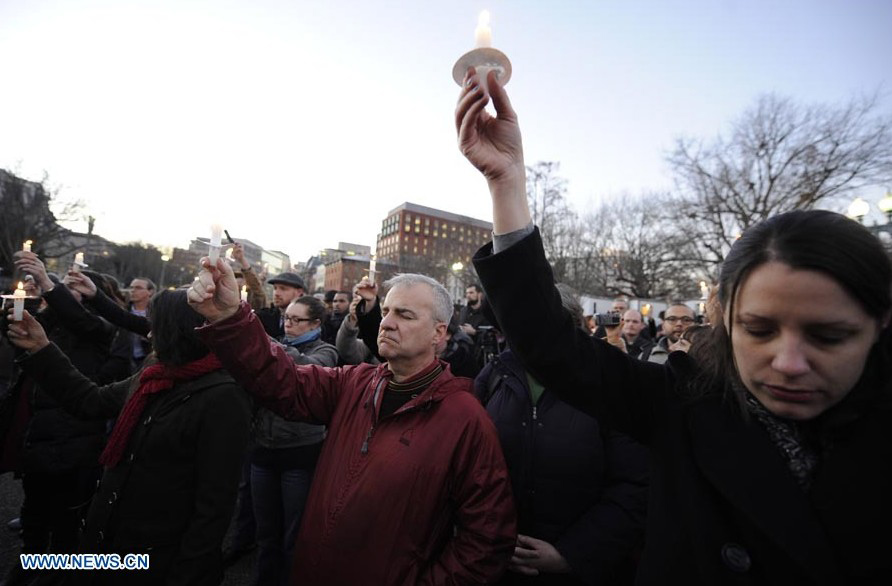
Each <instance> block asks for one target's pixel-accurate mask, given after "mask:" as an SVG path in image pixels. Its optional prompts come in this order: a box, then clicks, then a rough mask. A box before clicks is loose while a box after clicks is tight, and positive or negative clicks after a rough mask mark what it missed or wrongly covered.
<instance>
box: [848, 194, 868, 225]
mask: <svg viewBox="0 0 892 586" xmlns="http://www.w3.org/2000/svg"><path fill="white" fill-rule="evenodd" d="M868 212H870V204H869V203H867V202H866V201H864V200H863V199H861V198H860V197H856V198H855V200H854V201H853V202H852V203H851V204H849V217H850V218H852V219H853V220H856V221H858V222H863V221H864V216H866V215H867V214H868Z"/></svg>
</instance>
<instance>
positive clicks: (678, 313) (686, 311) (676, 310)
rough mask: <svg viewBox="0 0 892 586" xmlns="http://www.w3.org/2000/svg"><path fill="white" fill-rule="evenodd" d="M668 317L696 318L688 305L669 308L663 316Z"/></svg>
mask: <svg viewBox="0 0 892 586" xmlns="http://www.w3.org/2000/svg"><path fill="white" fill-rule="evenodd" d="M663 315H665V316H666V317H684V316H686V315H687V316H690V317H693V316H694V310H693V309H691V308H690V307H688V306H686V305H673V306H672V307H670V308H668V309H667V310H666V312H665V313H664V314H663Z"/></svg>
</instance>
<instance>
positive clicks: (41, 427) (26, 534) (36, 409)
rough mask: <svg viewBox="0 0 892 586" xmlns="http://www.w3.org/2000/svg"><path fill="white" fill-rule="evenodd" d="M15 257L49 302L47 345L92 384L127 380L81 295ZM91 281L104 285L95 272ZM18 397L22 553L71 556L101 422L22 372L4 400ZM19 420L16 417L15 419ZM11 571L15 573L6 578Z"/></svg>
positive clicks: (106, 326)
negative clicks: (69, 407) (70, 408)
mask: <svg viewBox="0 0 892 586" xmlns="http://www.w3.org/2000/svg"><path fill="white" fill-rule="evenodd" d="M17 257H18V259H17V261H16V267H17V268H18V269H20V270H22V271H24V272H26V273H27V274H30V275H32V276H33V278H34V279H35V281H36V283H37V284H38V285H39V286H40V289H41V291H42V298H43V300H44V301H46V303H47V307H46V308H44V309H43V310H40V311H39V312H37V314H36V319H37V320H38V322H39V323H41V324H42V327H43V328H44V329H45V330H46V332H47V335H48V337H49V339H51V340H52V341H53V342H54V343H55V345H56V346H57V347H58V348H59V349H60V351H61V352H62V353H64V354H65V355H66V356H67V357H68V359H69V360H70V361H71V362H72V363H73V364H74V365H76V367H77V368H78V369H79V370H80V371H81V372H82V373H83V374H84V376H86V377H88V378H90V379H91V380H93V381H94V382H97V383H100V384H102V383H108V382H111V381H113V380H116V379H120V378H126V377H127V376H128V375H129V373H127V372H126V371H125V370H126V368H127V366H128V365H129V359H127V358H126V357H121V356H120V355H118V356H116V355H115V354H113V353H112V343H113V341H114V340H115V339H116V334H117V329H116V328H115V327H114V326H112V325H111V324H110V323H108V322H107V321H106V320H104V319H102V318H101V317H99V316H97V315H95V314H94V313H92V312H90V311H87V310H86V309H85V308H84V307H83V305H81V303H80V296H79V295H78V294H77V293H76V292H74V291H72V290H70V289H69V287H68V279H67V277H66V279H65V280H64V281H63V282H62V283H56V282H54V281H52V280H51V279H50V278H49V275H48V274H47V272H46V269H45V267H44V265H43V263H42V262H41V261H40V259H39V257H38V256H37V255H36V254H34V253H31V252H24V251H23V252H19V253H17ZM90 278H93V279H96V280H97V282H100V283H101V282H102V280H103V279H102V277H101V276H99V275H96V274H92V275H91V277H90ZM24 397H27V402H28V406H29V407H30V415H29V416H27V424H26V425H27V426H26V427H25V429H24V437H23V440H22V441H21V457H20V459H19V460H18V461H19V464H18V466H16V468H17V469H18V470H21V473H22V488H23V491H24V494H25V498H24V502H23V505H22V553H44V552H46V551H49V552H52V553H69V552H73V551H75V549H76V547H77V536H78V529H79V528H80V521H81V518H82V517H83V514H84V512H85V511H86V508H87V504H88V503H89V500H90V496H91V495H92V494H93V489H94V488H95V485H96V480H97V479H98V478H99V474H100V467H99V463H98V457H99V453H100V452H101V451H102V449H103V447H104V445H105V436H106V423H105V422H104V421H101V420H96V421H83V420H80V419H78V418H75V417H72V416H71V414H69V413H67V412H66V411H65V410H64V409H63V408H62V405H61V404H60V403H59V402H58V401H57V400H56V398H55V397H54V396H52V395H51V394H50V393H48V392H47V391H46V390H45V389H43V388H42V387H41V386H40V384H39V381H37V380H36V379H35V377H32V376H29V373H27V372H24V373H20V376H18V377H17V380H16V384H15V386H14V392H13V394H12V395H11V396H10V399H11V400H15V401H17V402H21V401H22V400H23V399H24ZM20 404H21V403H20ZM16 411H17V412H18V411H20V409H19V408H17V409H16ZM20 417H21V415H20V414H19V413H16V415H15V416H14V419H16V420H19V419H20ZM8 431H9V430H5V431H4V432H3V433H0V435H2V436H3V439H4V443H7V442H19V441H20V440H19V438H18V436H17V434H16V433H8ZM6 448H13V446H11V445H7V446H6ZM5 451H6V450H4V452H5ZM17 573H18V572H17V570H16V569H13V570H12V571H11V573H10V574H9V576H8V577H9V578H10V580H12V579H13V578H14V577H15V576H16V574H17Z"/></svg>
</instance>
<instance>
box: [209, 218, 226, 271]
mask: <svg viewBox="0 0 892 586" xmlns="http://www.w3.org/2000/svg"><path fill="white" fill-rule="evenodd" d="M222 242H223V226H221V225H220V224H211V245H210V248H209V250H208V257H210V259H211V264H212V265H214V266H216V265H217V259H218V258H220V244H222Z"/></svg>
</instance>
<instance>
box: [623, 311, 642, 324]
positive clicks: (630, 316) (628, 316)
mask: <svg viewBox="0 0 892 586" xmlns="http://www.w3.org/2000/svg"><path fill="white" fill-rule="evenodd" d="M623 319H624V320H626V321H637V320H640V319H641V314H640V313H638V312H637V311H635V310H634V309H630V310H629V311H627V312H626V313H625V314H624V315H623Z"/></svg>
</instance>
